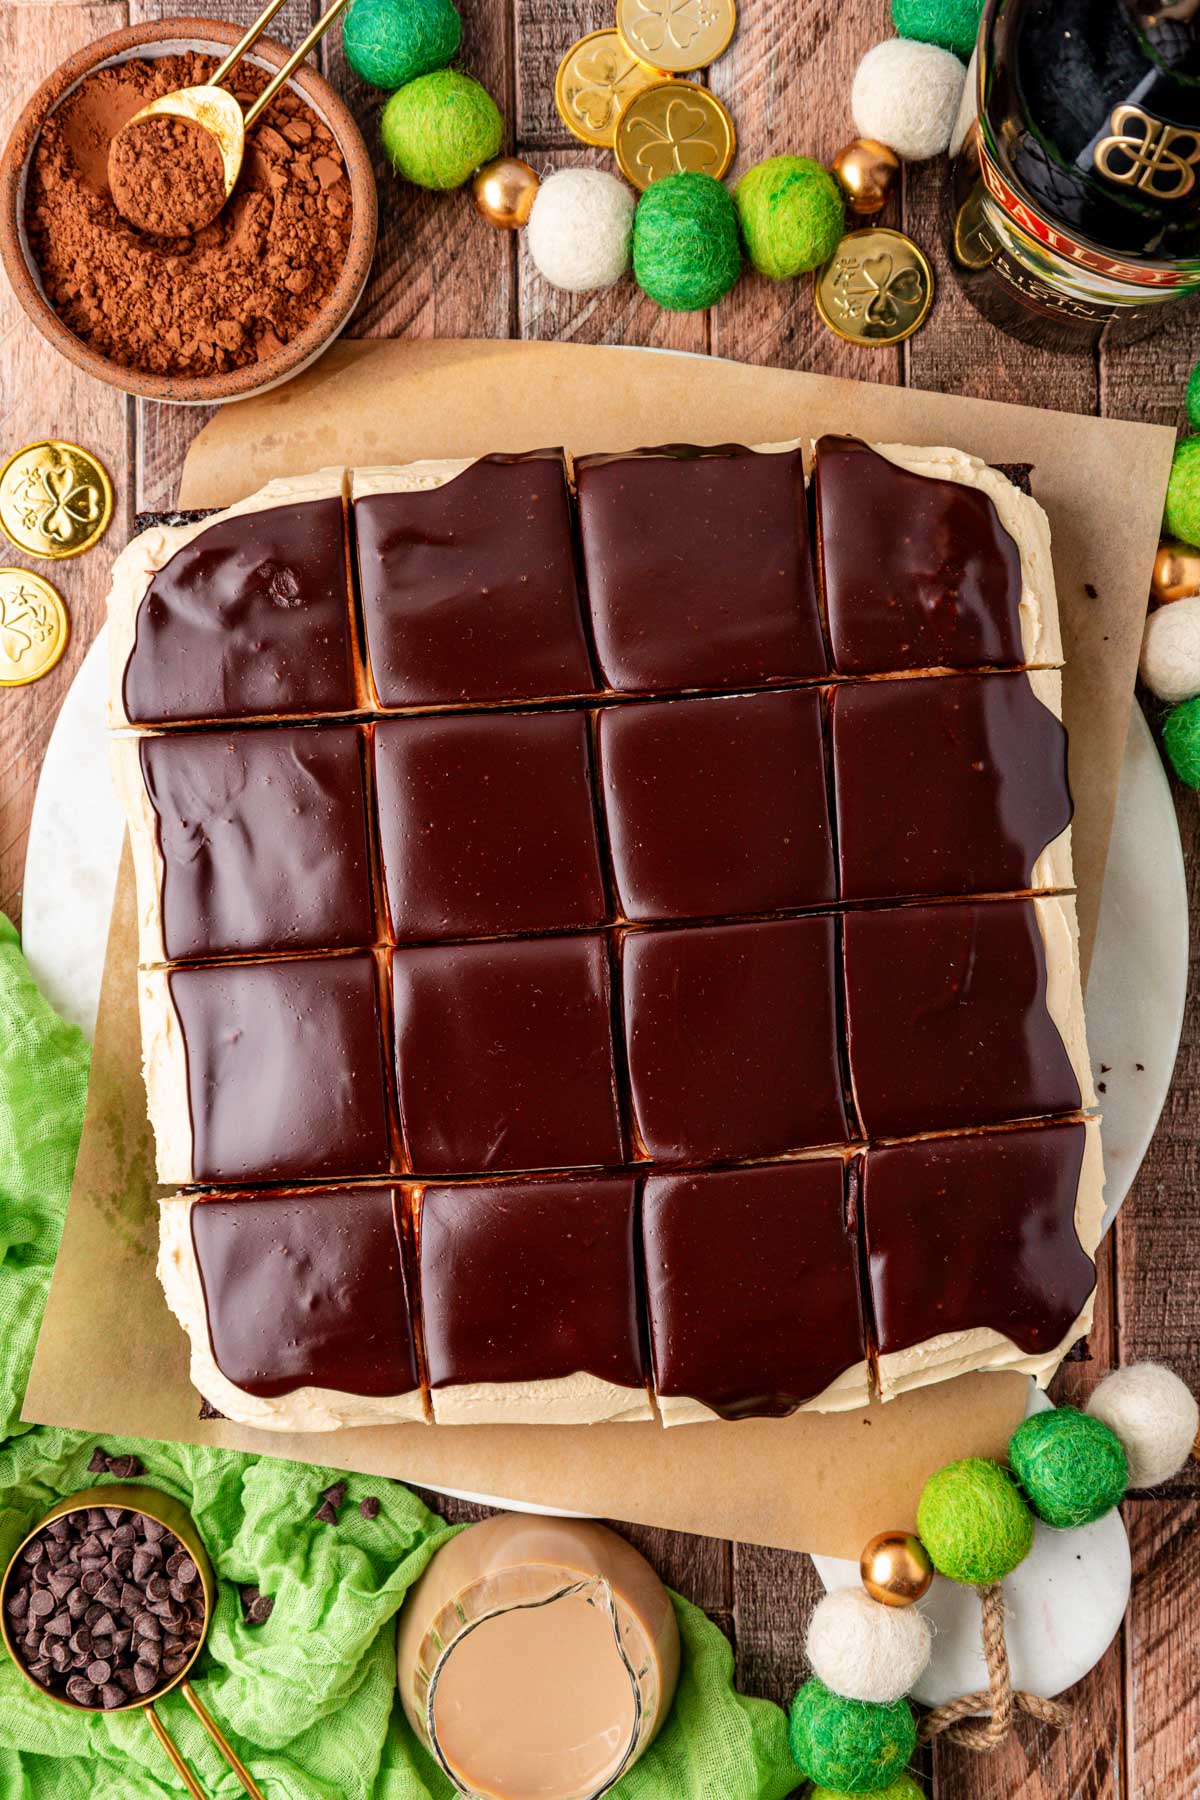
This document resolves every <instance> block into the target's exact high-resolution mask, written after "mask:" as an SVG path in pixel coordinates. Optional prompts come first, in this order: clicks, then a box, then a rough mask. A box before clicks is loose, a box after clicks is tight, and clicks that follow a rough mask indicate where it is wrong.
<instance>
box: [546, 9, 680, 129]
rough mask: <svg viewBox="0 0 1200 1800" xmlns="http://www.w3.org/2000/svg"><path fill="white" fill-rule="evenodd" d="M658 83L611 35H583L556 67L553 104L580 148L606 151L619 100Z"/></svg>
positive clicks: (602, 32)
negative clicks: (588, 145) (583, 146)
mask: <svg viewBox="0 0 1200 1800" xmlns="http://www.w3.org/2000/svg"><path fill="white" fill-rule="evenodd" d="M661 80H662V77H661V75H657V74H655V72H654V70H653V69H647V68H644V67H643V65H642V64H641V63H640V62H639V61H638V59H637V57H636V56H634V55H633V54H632V52H631V51H629V50H627V49H626V48H625V46H624V44H623V43H622V42H621V40H620V38H619V37H618V36H617V34H616V32H615V31H612V30H608V31H589V33H588V35H587V36H586V37H582V38H580V40H579V42H578V43H577V44H572V45H571V48H570V49H569V50H568V51H567V54H566V55H565V56H564V57H563V59H562V61H561V62H560V63H559V65H558V74H557V75H556V76H555V77H554V104H555V105H556V106H557V108H558V116H559V118H560V119H561V120H562V122H563V124H564V125H565V126H566V128H567V130H568V131H570V132H573V133H574V135H575V136H576V137H577V138H579V139H580V140H581V141H582V142H583V143H585V144H597V145H599V146H600V147H601V148H602V149H605V150H611V149H612V147H613V140H614V138H615V137H616V134H617V120H618V118H619V117H620V114H621V108H622V107H623V106H624V105H625V102H626V101H627V100H632V98H633V96H634V95H635V94H640V93H641V91H642V89H643V88H648V87H653V86H654V84H655V83H656V82H659V81H661Z"/></svg>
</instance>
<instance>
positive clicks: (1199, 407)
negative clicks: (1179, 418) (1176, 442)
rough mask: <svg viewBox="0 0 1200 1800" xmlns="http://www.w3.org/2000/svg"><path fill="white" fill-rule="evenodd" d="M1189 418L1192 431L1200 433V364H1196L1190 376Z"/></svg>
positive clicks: (1188, 393) (1188, 385)
mask: <svg viewBox="0 0 1200 1800" xmlns="http://www.w3.org/2000/svg"><path fill="white" fill-rule="evenodd" d="M1187 416H1188V424H1189V425H1190V426H1191V428H1192V430H1193V431H1200V362H1197V363H1196V366H1195V367H1194V368H1193V370H1192V372H1191V374H1190V375H1189V376H1188V384H1187Z"/></svg>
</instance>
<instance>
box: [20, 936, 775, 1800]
mask: <svg viewBox="0 0 1200 1800" xmlns="http://www.w3.org/2000/svg"><path fill="white" fill-rule="evenodd" d="M87 1068H88V1050H87V1045H86V1043H85V1042H84V1040H83V1037H82V1036H81V1034H80V1033H79V1032H78V1031H77V1030H75V1029H74V1028H73V1027H71V1026H68V1025H65V1024H64V1023H63V1021H62V1020H61V1019H59V1018H58V1017H57V1016H56V1015H55V1014H54V1013H53V1012H52V1011H51V1009H50V1007H49V1006H48V1005H47V1004H46V1002H45V1001H44V1000H43V999H42V997H41V995H40V994H39V993H38V991H37V988H36V987H35V986H34V983H33V980H32V978H31V976H30V974H29V970H28V968H27V966H26V964H25V961H24V958H23V957H22V955H21V951H20V947H19V944H18V941H17V934H16V932H15V931H14V930H13V927H12V926H11V925H10V924H9V922H8V920H7V919H5V918H4V917H3V915H2V914H0V1565H4V1564H7V1561H8V1558H9V1556H10V1555H11V1554H12V1551H13V1549H14V1547H15V1546H16V1544H17V1543H18V1542H19V1541H20V1539H21V1538H22V1537H23V1536H24V1535H25V1533H26V1532H27V1531H28V1530H29V1529H30V1527H31V1526H32V1525H33V1524H35V1523H36V1521H37V1519H38V1518H39V1517H40V1515H41V1514H42V1513H43V1512H45V1511H46V1510H47V1509H48V1508H49V1507H50V1506H52V1505H53V1504H54V1502H55V1501H56V1500H57V1499H59V1498H60V1497H61V1496H62V1495H64V1494H69V1493H72V1492H73V1491H74V1490H75V1489H77V1488H81V1487H85V1486H91V1485H93V1484H96V1483H99V1482H102V1481H103V1480H104V1477H102V1476H95V1475H89V1473H88V1469H87V1464H88V1461H89V1459H90V1457H91V1454H92V1451H93V1450H94V1448H95V1439H94V1438H92V1437H89V1436H87V1435H86V1434H84V1433H82V1432H74V1431H61V1430H58V1429H56V1428H53V1427H50V1426H33V1427H28V1426H23V1425H22V1424H20V1423H19V1413H20V1408H21V1398H22V1395H23V1393H24V1389H25V1382H26V1379H27V1377H28V1373H29V1366H30V1362H31V1360H32V1357H33V1347H34V1342H35V1340H36V1337H37V1329H38V1323H39V1321H40V1319H41V1314H42V1308H43V1306H44V1304H45V1299H46V1293H47V1290H48V1288H49V1284H50V1272H51V1269H52V1268H53V1265H54V1256H55V1252H56V1250H57V1248H58V1239H59V1233H60V1231H61V1229H62V1221H63V1216H64V1213H65V1210H66V1204H67V1194H68V1192H69V1189H70V1185H71V1172H72V1169H73V1167H74V1163H75V1153H76V1150H77V1148H78V1144H79V1133H80V1128H81V1125H82V1121H83V1106H84V1096H85V1093H86V1089H87ZM98 1279H102V1276H98ZM104 1448H105V1449H106V1450H107V1451H108V1452H109V1453H110V1454H111V1455H125V1454H129V1455H135V1456H137V1457H139V1458H140V1459H141V1462H142V1464H143V1466H144V1468H145V1473H146V1478H147V1480H149V1481H151V1482H153V1483H154V1484H155V1485H156V1486H158V1487H161V1488H163V1489H164V1490H165V1491H166V1492H168V1493H170V1494H174V1495H176V1496H177V1497H178V1498H179V1499H180V1500H182V1501H183V1502H184V1504H185V1505H186V1506H187V1507H188V1508H189V1509H190V1511H191V1513H192V1516H193V1517H194V1519H195V1521H196V1524H197V1526H198V1528H199V1531H200V1535H201V1537H202V1538H203V1539H204V1541H205V1543H206V1544H207V1546H208V1550H209V1554H210V1555H211V1557H212V1559H213V1562H214V1564H215V1565H216V1567H217V1570H218V1573H219V1574H220V1577H221V1583H220V1591H219V1597H218V1602H217V1608H216V1612H215V1616H214V1618H213V1620H212V1625H211V1629H210V1631H209V1636H208V1643H207V1649H206V1652H205V1654H204V1656H203V1658H202V1659H201V1662H200V1664H199V1667H200V1669H201V1671H202V1673H201V1675H200V1676H199V1677H198V1679H197V1681H196V1683H195V1685H196V1688H197V1690H198V1692H199V1694H200V1696H201V1698H202V1699H203V1700H204V1702H205V1704H206V1705H207V1707H208V1708H209V1710H210V1712H211V1713H212V1714H213V1716H214V1717H215V1718H216V1719H217V1721H218V1723H219V1724H220V1725H221V1726H222V1728H223V1729H224V1730H225V1731H226V1733H227V1735H228V1737H229V1738H230V1740H231V1742H232V1743H233V1745H234V1748H235V1749H236V1750H237V1751H238V1753H239V1755H240V1756H241V1757H242V1759H243V1761H244V1762H245V1763H246V1764H247V1766H248V1767H249V1769H250V1770H251V1772H252V1773H253V1775H254V1777H255V1779H256V1780H257V1782H258V1784H259V1786H260V1787H261V1788H262V1791H263V1793H264V1794H265V1795H266V1796H267V1800H449V1796H451V1795H452V1793H453V1789H452V1788H451V1785H450V1783H449V1782H448V1781H447V1780H446V1779H445V1777H444V1776H443V1775H442V1774H441V1772H440V1770H439V1769H437V1768H436V1767H435V1765H434V1764H433V1762H432V1759H431V1758H430V1757H429V1756H428V1755H427V1754H426V1753H425V1752H424V1750H423V1749H422V1748H421V1746H420V1745H419V1744H418V1743H417V1741H416V1739H415V1738H414V1737H413V1734H412V1732H411V1731H410V1730H409V1728H408V1726H407V1724H406V1722H405V1720H404V1716H403V1714H402V1712H401V1711H400V1708H399V1705H398V1704H397V1703H396V1701H395V1616H396V1613H397V1611H398V1609H399V1607H400V1604H401V1602H402V1601H403V1599H404V1595H405V1593H406V1592H407V1590H408V1587H409V1585H410V1584H411V1583H412V1582H413V1581H414V1580H415V1579H416V1577H417V1576H418V1575H419V1574H420V1573H421V1570H422V1569H423V1568H424V1567H425V1564H426V1563H427V1562H428V1560H429V1558H430V1556H431V1555H432V1554H433V1552H434V1551H435V1550H436V1549H437V1548H438V1546H439V1545H440V1544H442V1543H443V1542H444V1541H445V1539H446V1538H447V1537H449V1536H450V1535H451V1528H450V1527H448V1526H446V1525H444V1524H443V1523H442V1521H441V1520H439V1519H438V1518H436V1517H435V1516H434V1515H433V1514H432V1513H430V1512H429V1511H428V1510H427V1509H426V1508H425V1507H424V1506H422V1504H421V1503H420V1501H419V1500H417V1499H416V1497H415V1496H414V1495H412V1494H410V1493H409V1492H408V1490H407V1489H406V1488H404V1487H401V1486H400V1485H399V1484H398V1483H395V1482H388V1481H381V1480H377V1479H371V1478H369V1477H367V1476H364V1475H351V1476H349V1477H348V1478H347V1489H346V1499H345V1503H344V1505H343V1507H342V1509H341V1514H340V1517H339V1522H338V1524H337V1525H336V1526H332V1525H325V1524H322V1523H320V1522H319V1521H317V1520H316V1519H315V1518H314V1517H313V1515H314V1513H315V1512H316V1509H317V1507H318V1505H319V1504H320V1495H321V1490H322V1488H325V1487H327V1486H329V1485H330V1483H331V1482H332V1481H334V1480H335V1479H336V1472H335V1471H334V1470H332V1469H325V1468H313V1467H309V1466H307V1465H301V1464H298V1463H285V1462H280V1461H278V1460H276V1459H275V1458H272V1457H266V1456H261V1457H255V1456H247V1455H241V1454H235V1453H234V1452H232V1451H224V1450H209V1449H202V1448H199V1447H197V1446H194V1445H188V1444H154V1443H143V1442H141V1441H138V1440H135V1439H125V1438H122V1439H118V1438H105V1439H104ZM367 1494H375V1495H377V1496H378V1498H379V1500H380V1501H381V1508H380V1512H379V1515H378V1517H377V1518H375V1519H364V1518H363V1517H362V1516H361V1514H360V1512H359V1509H358V1502H359V1500H360V1499H362V1498H363V1497H364V1496H365V1495H367ZM243 1586H254V1587H257V1588H259V1589H260V1590H261V1592H262V1593H264V1594H269V1595H271V1597H272V1598H273V1600H274V1602H275V1606H274V1611H273V1612H272V1614H271V1616H270V1618H269V1619H267V1620H266V1622H265V1623H264V1624H262V1625H255V1626H250V1625H246V1624H244V1623H243V1619H242V1606H241V1600H240V1594H239V1589H240V1588H241V1587H243ZM675 1609H676V1613H677V1615H678V1618H679V1628H680V1632H681V1635H682V1638H683V1646H684V1656H683V1673H682V1676H681V1679H680V1686H679V1693H678V1696H677V1698H676V1702H675V1706H674V1708H673V1710H672V1713H671V1716H670V1718H669V1720H668V1722H667V1724H666V1726H665V1727H664V1729H663V1732H662V1734H661V1735H660V1737H659V1739H658V1741H657V1742H656V1744H655V1745H654V1747H653V1748H652V1749H651V1750H650V1751H649V1753H648V1754H647V1755H646V1756H645V1757H644V1758H643V1760H642V1761H641V1762H640V1763H639V1764H638V1765H637V1766H636V1767H635V1768H634V1769H632V1770H631V1771H630V1773H629V1774H628V1775H627V1776H626V1777H625V1778H624V1779H623V1780H622V1781H621V1782H619V1783H618V1785H617V1787H616V1788H615V1789H614V1790H613V1793H614V1796H615V1797H617V1800H783V1797H784V1796H785V1795H787V1794H789V1793H790V1792H791V1791H792V1789H793V1788H794V1787H795V1786H796V1781H797V1772H796V1767H795V1764H794V1763H793V1762H792V1760H791V1757H790V1755H789V1753H788V1748H787V1728H786V1721H785V1719H784V1716H783V1714H782V1712H780V1710H779V1708H778V1707H776V1706H773V1705H771V1704H770V1703H769V1702H767V1701H765V1700H749V1699H746V1698H745V1697H743V1696H742V1695H740V1694H737V1693H735V1692H734V1688H733V1657H732V1653H731V1651H730V1648H729V1645H728V1643H727V1642H726V1640H725V1638H724V1636H723V1635H722V1633H721V1632H720V1631H719V1630H718V1628H717V1627H716V1626H715V1625H714V1624H712V1623H711V1621H710V1620H708V1619H707V1618H706V1617H705V1616H704V1614H703V1613H702V1612H700V1611H699V1610H698V1609H697V1608H696V1607H694V1606H690V1605H689V1604H688V1603H687V1601H685V1600H680V1599H678V1598H677V1599H676V1600H675ZM158 1710H160V1712H161V1714H162V1717H163V1720H164V1723H165V1724H166V1725H167V1728H168V1730H169V1731H170V1732H171V1734H172V1736H173V1737H174V1738H175V1740H176V1742H177V1743H178V1744H179V1747H180V1749H181V1750H182V1751H183V1754H184V1756H185V1757H186V1758H187V1760H188V1761H189V1762H190V1763H191V1764H192V1766H193V1768H194V1769H195V1770H196V1773H197V1775H198V1777H199V1780H200V1783H201V1786H202V1787H203V1788H204V1789H205V1792H206V1793H207V1794H208V1795H209V1796H210V1800H235V1797H236V1796H239V1795H241V1794H242V1791H243V1790H242V1788H241V1784H240V1783H239V1782H238V1781H237V1779H236V1778H235V1777H234V1776H233V1774H232V1773H231V1772H230V1771H229V1770H228V1769H227V1768H226V1766H225V1764H224V1762H223V1761H222V1760H221V1759H220V1757H219V1756H218V1755H217V1753H216V1751H215V1750H214V1749H213V1748H212V1746H211V1745H210V1744H209V1742H208V1740H207V1739H206V1738H205V1736H204V1734H203V1733H202V1731H201V1729H200V1727H199V1725H198V1724H197V1722H196V1720H195V1718H194V1716H193V1715H192V1713H191V1712H190V1710H189V1709H188V1707H187V1705H186V1703H185V1702H184V1701H183V1700H182V1699H181V1697H180V1696H179V1695H178V1694H169V1695H168V1696H167V1697H166V1699H165V1700H163V1701H162V1702H160V1703H159V1709H158ZM182 1792H183V1790H182V1787H181V1786H180V1784H179V1783H178V1781H177V1780H176V1778H175V1776H174V1774H173V1771H172V1770H171V1768H170V1765H169V1764H168V1763H167V1761H166V1759H165V1757H164V1755H163V1753H162V1751H161V1750H160V1749H159V1747H158V1745H157V1744H156V1743H155V1742H154V1740H153V1739H152V1737H151V1736H150V1732H149V1728H148V1727H147V1725H146V1722H145V1720H144V1719H143V1718H142V1717H141V1715H140V1713H136V1712H135V1713H122V1714H119V1715H115V1716H109V1717H105V1716H104V1715H103V1714H89V1713H72V1712H68V1711H66V1710H64V1709H63V1708H61V1707H56V1706H51V1705H49V1704H48V1703H46V1702H45V1701H42V1700H40V1699H39V1698H38V1696H37V1695H36V1694H35V1693H34V1692H33V1690H32V1689H31V1688H30V1687H29V1685H28V1683H27V1682H26V1681H25V1680H24V1679H23V1677H22V1676H20V1675H19V1674H18V1673H17V1671H16V1670H15V1669H14V1668H13V1666H12V1663H11V1662H10V1660H9V1659H8V1657H7V1656H6V1655H4V1654H3V1653H2V1652H0V1800H166V1797H167V1796H171V1797H172V1800H177V1797H178V1796H179V1795H180V1794H181V1793H182Z"/></svg>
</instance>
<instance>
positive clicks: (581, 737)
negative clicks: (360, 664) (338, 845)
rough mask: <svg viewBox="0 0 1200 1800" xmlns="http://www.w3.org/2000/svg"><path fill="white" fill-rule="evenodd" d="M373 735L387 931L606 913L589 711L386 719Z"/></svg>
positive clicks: (536, 922)
mask: <svg viewBox="0 0 1200 1800" xmlns="http://www.w3.org/2000/svg"><path fill="white" fill-rule="evenodd" d="M374 740H375V789H376V799H377V804H378V811H379V841H380V847H381V850H382V855H383V871H384V880H385V886H386V891H387V901H388V910H389V914H390V920H391V933H392V937H393V941H402V940H404V939H411V938H440V937H487V936H493V935H499V934H503V933H514V934H515V933H519V932H536V931H553V930H555V929H566V928H569V927H571V926H580V925H598V924H600V923H601V922H602V921H603V919H604V918H605V916H606V912H607V905H606V900H605V894H604V877H603V873H602V871H601V864H600V848H599V843H598V839H597V829H596V816H595V806H594V800H593V784H592V771H591V748H590V744H589V722H588V717H587V714H586V713H579V712H561V713H558V712H544V713H498V712H491V713H486V712H485V713H475V714H466V715H459V716H455V717H433V718H429V717H426V718H413V719H389V720H386V721H385V722H384V723H383V724H381V725H378V726H376V728H375V733H374Z"/></svg>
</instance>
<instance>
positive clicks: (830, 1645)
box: [805, 1587, 933, 1702]
mask: <svg viewBox="0 0 1200 1800" xmlns="http://www.w3.org/2000/svg"><path fill="white" fill-rule="evenodd" d="M932 1646H933V1634H932V1632H931V1631H930V1628H929V1620H928V1619H927V1618H926V1617H925V1614H924V1613H923V1612H918V1610H917V1608H916V1607H915V1606H881V1605H880V1603H879V1601H878V1600H872V1598H871V1596H870V1594H868V1593H865V1592H864V1591H863V1589H862V1588H855V1587H848V1588H838V1589H836V1590H835V1591H834V1592H833V1593H832V1594H826V1596H825V1598H824V1599H823V1600H822V1601H821V1602H820V1604H819V1605H818V1607H817V1610H816V1611H815V1612H814V1614H813V1616H812V1618H811V1619H810V1621H809V1626H808V1639H807V1642H806V1645H805V1648H806V1649H807V1651H808V1660H809V1662H810V1663H811V1664H812V1666H813V1673H814V1674H815V1675H819V1676H820V1678H821V1680H822V1681H823V1682H824V1683H825V1686H826V1687H827V1688H832V1689H833V1692H834V1693H835V1694H841V1695H842V1696H843V1698H845V1699H847V1700H877V1701H883V1702H887V1701H890V1700H899V1698H900V1696H901V1695H902V1694H907V1693H908V1691H909V1689H910V1688H911V1687H912V1685H913V1683H914V1682H917V1681H919V1680H920V1679H921V1676H922V1675H923V1674H924V1673H925V1669H926V1665H927V1664H928V1662H929V1653H930V1650H931V1649H932Z"/></svg>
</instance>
